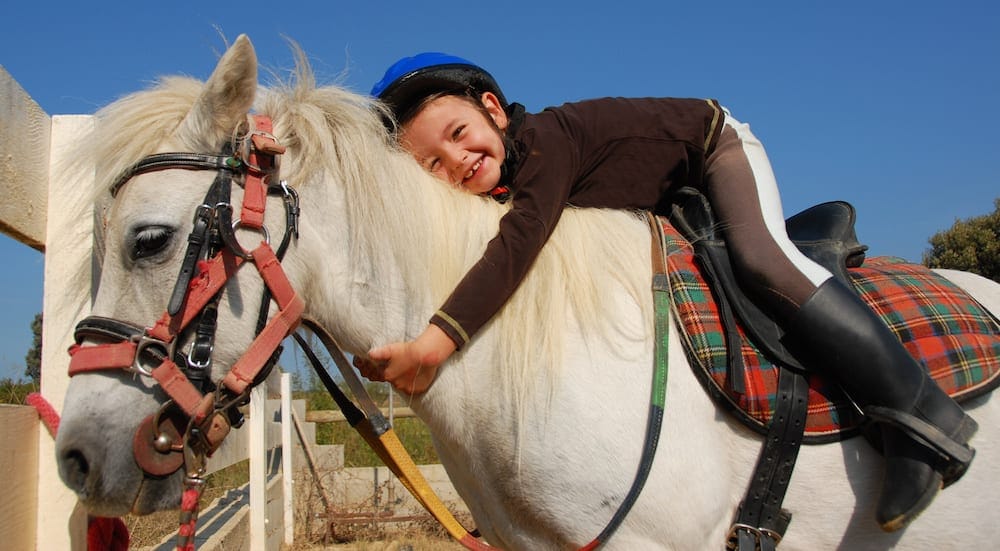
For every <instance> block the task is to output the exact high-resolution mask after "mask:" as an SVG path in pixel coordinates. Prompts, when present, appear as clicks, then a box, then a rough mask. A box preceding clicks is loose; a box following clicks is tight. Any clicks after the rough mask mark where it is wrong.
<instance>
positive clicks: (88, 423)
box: [56, 372, 183, 517]
mask: <svg viewBox="0 0 1000 551" xmlns="http://www.w3.org/2000/svg"><path fill="white" fill-rule="evenodd" d="M112 391H114V394H112V393H111V392H112ZM109 396H114V397H115V399H114V400H108V399H107V397H109ZM156 407H157V403H156V400H155V399H154V395H153V392H152V391H151V390H150V389H149V388H148V387H146V386H144V385H143V384H141V383H137V382H136V381H133V380H132V377H131V376H130V375H128V374H126V373H124V372H121V373H95V374H83V375H78V376H76V377H74V378H73V379H72V380H71V381H70V389H69V392H67V398H66V403H65V404H64V407H63V414H62V421H61V423H60V426H59V431H58V434H57V437H56V461H57V464H58V466H59V476H60V478H61V479H62V480H63V482H64V483H65V484H66V486H67V487H69V488H70V489H71V490H72V491H73V492H74V493H76V495H77V497H78V498H79V500H80V503H81V505H83V507H84V508H86V509H87V511H88V512H89V513H90V514H92V515H97V516H107V517H114V516H120V515H123V514H125V513H128V512H135V513H138V514H148V513H151V512H154V511H158V510H163V509H176V508H177V507H178V505H179V504H180V489H181V482H182V479H183V473H181V472H180V471H178V472H176V473H174V474H173V475H169V476H166V477H159V478H151V477H147V476H146V475H144V473H143V472H142V470H141V469H140V468H139V467H138V465H137V464H136V461H135V458H134V457H133V454H132V441H133V436H134V435H135V432H136V429H137V427H138V424H139V422H140V421H142V419H143V418H145V417H146V416H147V415H150V414H152V413H153V411H155V409H156Z"/></svg>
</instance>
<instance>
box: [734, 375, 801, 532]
mask: <svg viewBox="0 0 1000 551" xmlns="http://www.w3.org/2000/svg"><path fill="white" fill-rule="evenodd" d="M808 405H809V382H808V380H807V379H806V377H805V376H804V375H802V374H801V373H798V372H796V371H793V370H791V369H788V368H786V367H782V368H781V374H780V375H779V376H778V403H777V407H776V408H775V412H774V416H773V417H772V418H771V425H770V428H769V429H768V432H767V438H766V439H765V440H764V446H763V447H762V448H761V451H760V456H759V457H758V459H757V466H756V468H755V469H754V472H753V475H752V476H751V478H750V484H749V487H748V488H747V493H746V496H745V497H744V498H743V501H742V502H741V503H740V506H739V508H738V509H737V512H736V521H735V522H734V523H733V525H732V527H731V528H730V530H729V536H728V538H727V542H726V547H727V549H731V550H738V551H755V550H759V551H773V550H774V549H775V548H776V547H777V545H778V542H780V541H781V538H782V537H783V536H784V534H785V530H787V529H788V524H789V523H790V522H791V520H792V513H791V512H789V511H788V510H786V509H782V508H781V502H782V501H783V500H784V499H785V492H786V491H787V490H788V485H789V483H790V482H791V478H792V470H793V469H794V467H795V460H796V459H797V458H798V455H799V449H800V448H801V444H802V437H803V434H804V431H805V422H806V414H807V413H808Z"/></svg>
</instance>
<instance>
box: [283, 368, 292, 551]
mask: <svg viewBox="0 0 1000 551" xmlns="http://www.w3.org/2000/svg"><path fill="white" fill-rule="evenodd" d="M294 450H295V448H294V447H292V376H291V374H289V373H282V374H281V495H282V505H283V509H284V511H283V517H284V528H285V531H284V532H285V534H284V541H285V545H288V546H291V545H292V544H293V543H295V498H294V493H293V492H294V488H293V487H292V483H293V481H294V479H295V471H294V470H292V469H293V465H292V456H294V455H295V453H294Z"/></svg>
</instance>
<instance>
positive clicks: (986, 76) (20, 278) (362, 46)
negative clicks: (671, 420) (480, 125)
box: [0, 0, 1000, 378]
mask: <svg viewBox="0 0 1000 551" xmlns="http://www.w3.org/2000/svg"><path fill="white" fill-rule="evenodd" d="M7 4H8V5H7V6H5V7H4V9H3V17H4V21H5V25H4V30H3V32H2V33H0V65H3V67H4V68H5V69H6V70H7V71H8V72H9V73H10V74H12V75H13V77H14V78H15V79H16V80H17V81H18V82H19V83H20V84H21V86H22V87H23V88H24V89H25V90H26V91H27V92H28V93H29V94H30V95H31V96H32V97H33V98H34V99H35V101H37V102H38V104H39V105H40V106H41V107H42V109H43V110H45V111H46V112H47V113H50V114H87V113H93V112H94V111H95V110H96V109H98V108H99V107H101V106H103V105H105V104H107V103H108V102H110V101H112V100H114V99H115V98H117V97H119V96H121V95H123V94H125V93H128V92H131V91H134V90H137V89H139V88H143V87H146V86H147V85H148V83H150V82H151V81H153V80H154V79H156V77H157V76H159V75H164V74H177V73H181V74H187V75H192V76H195V77H199V78H205V77H207V76H208V74H209V72H210V71H211V69H212V68H213V67H214V65H215V61H216V59H217V57H218V55H219V54H220V52H221V51H223V50H224V42H223V38H222V36H224V37H225V38H226V39H228V40H232V39H233V38H234V37H235V36H237V35H238V34H240V33H246V34H248V35H249V36H250V38H251V40H252V41H253V43H254V45H255V46H256V48H257V53H258V55H259V56H260V58H261V61H262V62H263V63H264V64H265V65H267V66H269V67H271V68H273V69H276V70H277V71H278V72H279V73H284V71H285V70H286V69H288V68H289V67H291V66H292V64H293V59H292V56H291V53H290V51H289V48H288V47H287V45H286V43H285V40H286V38H289V39H293V40H295V41H296V42H298V43H299V44H300V45H301V46H302V47H303V49H304V50H305V51H306V53H307V54H308V55H309V57H310V60H311V62H312V64H313V66H314V69H315V70H316V72H317V74H318V76H319V78H320V79H321V80H322V81H325V82H333V81H337V82H339V83H341V84H342V85H344V86H346V87H348V88H351V89H353V90H356V91H359V92H367V91H368V90H369V89H370V87H371V85H372V83H373V82H375V81H376V80H378V78H380V77H381V75H382V72H383V71H384V70H385V68H386V67H387V66H388V65H389V64H390V63H392V62H393V61H395V60H396V59H398V58H399V57H402V56H404V55H410V54H412V53H415V52H418V51H426V50H438V51H445V52H449V53H454V54H457V55H461V56H463V57H466V58H469V59H472V60H474V61H476V62H478V63H480V64H481V65H483V66H485V67H486V68H487V69H489V70H490V71H491V72H492V73H493V74H494V76H496V77H497V79H498V80H499V82H500V83H501V85H502V86H503V87H504V89H505V92H506V94H507V97H508V98H510V99H513V100H515V101H520V102H521V103H524V104H525V105H526V106H527V107H528V109H529V110H538V109H541V108H544V107H545V106H548V105H552V104H558V103H562V102H564V101H571V100H576V99H582V98H588V97H597V96H608V95H621V96H682V97H715V98H718V99H719V100H720V101H721V102H722V103H723V105H726V106H727V107H728V108H729V109H730V111H731V112H732V113H733V115H734V116H735V117H736V118H738V119H740V120H743V121H744V122H749V123H750V124H751V126H752V128H753V130H754V132H755V133H756V134H757V135H758V137H760V138H761V139H762V140H763V142H764V144H765V146H766V147H767V149H768V153H769V155H770V157H771V162H772V164H773V166H774V169H775V172H776V174H777V176H778V181H779V184H780V185H781V188H782V195H783V199H784V204H785V211H786V214H792V213H794V212H797V211H799V210H801V209H802V208H805V207H807V206H809V205H811V204H814V203H817V202H822V201H828V200H833V199H846V200H848V201H851V202H852V203H854V204H855V205H856V206H857V208H858V211H859V222H858V234H859V237H860V238H861V241H862V242H865V243H867V244H869V245H870V246H871V253H872V254H875V255H883V254H891V255H896V256H902V257H904V258H907V259H909V260H911V261H916V262H919V261H920V259H921V254H922V253H923V252H924V251H925V249H927V247H928V245H927V239H928V238H929V237H930V236H931V235H933V234H934V233H936V232H938V231H941V230H944V229H947V228H948V227H950V226H951V225H952V224H953V223H954V222H955V220H956V219H958V218H968V217H970V216H978V215H982V214H986V213H987V212H991V211H992V210H993V205H992V203H993V200H994V198H996V197H998V196H1000V178H998V176H997V174H996V173H995V172H994V170H995V169H996V167H997V159H1000V132H998V128H1000V112H998V109H997V99H998V92H1000V68H998V67H1000V32H998V30H997V29H1000V7H998V4H997V3H996V2H995V1H987V0H982V1H974V2H963V1H961V0H959V1H957V2H952V3H948V4H947V5H946V4H945V3H943V2H927V1H919V0H918V1H913V0H888V1H876V2H872V1H854V0H849V1H841V2H808V1H806V2H803V1H801V0H800V1H781V2H746V1H740V2H709V3H705V2H684V3H676V2H670V1H665V0H649V1H631V0H619V1H616V2H601V3H597V2H588V1H579V0H578V1H576V2H546V1H538V0H536V1H534V2H521V1H511V2H488V3H481V2H467V1H466V2H455V1H453V0H438V1H436V2H397V1H391V0H390V1H385V0H383V1H381V2H379V1H374V2H370V1H354V2H336V1H332V0H326V1H317V2H292V1H285V2H266V3H265V2H255V1H244V2H202V1H192V0H178V1H174V2H169V3H164V2H156V3H152V2H121V1H114V2H46V1H42V0H36V1H31V2H24V1H21V2H8V3H7ZM220 33H221V34H220ZM262 75H263V78H264V79H266V78H267V76H266V73H262ZM0 124H2V122H0ZM0 253H2V254H3V258H4V264H5V265H6V269H5V270H3V271H0V284H2V290H0V378H2V377H15V378H16V377H19V376H20V375H21V373H22V372H23V369H24V368H23V358H24V354H25V352H26V351H27V349H28V347H29V345H30V336H31V335H30V330H29V324H30V322H31V319H32V317H33V316H34V314H35V313H36V312H39V311H41V309H42V270H43V262H44V260H43V257H42V255H40V254H38V253H36V252H34V251H32V250H30V249H28V248H27V247H24V246H21V245H20V244H18V243H16V242H15V241H13V240H11V239H9V238H6V237H2V236H0Z"/></svg>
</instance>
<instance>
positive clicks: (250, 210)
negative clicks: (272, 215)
mask: <svg viewBox="0 0 1000 551" xmlns="http://www.w3.org/2000/svg"><path fill="white" fill-rule="evenodd" d="M253 123H254V129H253V131H252V132H251V133H250V143H251V145H252V147H251V148H250V151H249V152H248V153H247V166H248V167H249V170H248V171H247V175H246V178H245V179H244V182H243V207H242V208H241V210H240V225H242V226H245V227H248V228H255V229H260V228H262V227H264V205H265V201H266V200H267V180H268V178H269V177H270V174H271V172H272V171H273V169H274V168H275V167H274V163H275V159H277V156H278V155H281V154H282V153H284V152H285V146H283V145H281V144H279V143H278V140H277V139H275V137H274V136H273V135H272V134H271V130H272V128H271V119H270V118H268V117H264V116H260V115H254V116H253Z"/></svg>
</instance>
